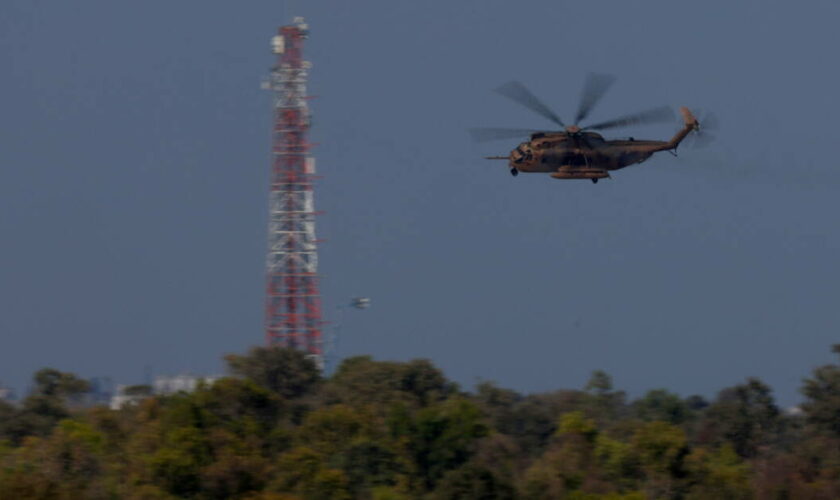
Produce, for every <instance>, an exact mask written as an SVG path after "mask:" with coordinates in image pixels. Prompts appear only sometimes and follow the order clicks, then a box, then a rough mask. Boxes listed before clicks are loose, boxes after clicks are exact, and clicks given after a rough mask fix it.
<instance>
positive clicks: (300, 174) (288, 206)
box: [265, 18, 324, 367]
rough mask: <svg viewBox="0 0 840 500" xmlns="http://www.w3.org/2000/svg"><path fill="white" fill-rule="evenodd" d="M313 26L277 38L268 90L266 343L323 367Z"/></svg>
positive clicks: (285, 29) (291, 28)
mask: <svg viewBox="0 0 840 500" xmlns="http://www.w3.org/2000/svg"><path fill="white" fill-rule="evenodd" d="M307 34H308V26H307V25H306V24H305V23H304V21H303V19H302V18H295V20H294V21H293V24H291V25H288V26H282V27H281V28H280V30H279V34H278V35H277V36H275V37H274V38H273V39H272V48H273V52H274V54H275V55H276V57H277V61H276V65H275V66H274V67H273V68H272V70H271V76H270V78H269V80H268V82H267V84H266V87H267V88H268V89H269V90H271V91H272V93H273V95H274V99H273V105H274V131H273V138H272V160H271V193H270V197H269V211H270V218H269V224H268V259H267V270H266V273H267V285H266V303H265V340H266V343H267V344H268V345H282V346H287V347H292V348H295V349H300V350H303V351H306V352H308V353H309V354H310V355H311V356H312V357H313V358H314V359H315V361H316V362H317V363H318V365H319V366H321V367H323V361H324V360H323V341H322V338H321V333H322V328H323V321H322V318H321V298H320V295H319V292H318V248H317V240H316V238H315V216H316V215H317V213H316V212H315V201H314V196H313V195H314V191H313V181H314V180H315V176H314V174H315V168H314V167H315V161H314V158H312V157H311V156H310V154H309V150H310V147H311V144H310V143H309V142H308V139H307V132H308V130H309V125H310V115H309V107H308V105H307V95H306V80H307V76H308V73H309V68H310V67H311V65H310V63H309V62H308V61H304V60H303V43H304V40H306V37H307Z"/></svg>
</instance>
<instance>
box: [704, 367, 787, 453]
mask: <svg viewBox="0 0 840 500" xmlns="http://www.w3.org/2000/svg"><path fill="white" fill-rule="evenodd" d="M781 425H782V420H781V417H780V412H779V408H778V407H777V406H776V404H775V403H774V401H773V396H772V393H771V389H770V387H768V386H767V385H766V384H764V383H763V382H762V381H760V380H758V379H756V378H750V379H747V383H745V384H740V385H736V386H734V387H730V388H727V389H724V390H722V391H721V392H720V393H719V394H718V397H717V399H716V400H715V402H714V403H713V404H712V405H711V406H709V408H707V410H706V418H705V419H704V426H705V427H706V432H708V433H709V434H710V435H711V436H712V439H713V440H714V441H715V442H718V443H720V442H727V443H729V444H731V445H732V447H733V448H734V449H735V451H736V452H737V453H738V454H739V455H740V456H742V457H753V456H755V455H756V454H757V453H758V451H759V448H760V447H762V446H766V445H768V444H770V442H771V441H772V440H773V439H774V436H776V435H777V434H778V432H779V430H780V426H781Z"/></svg>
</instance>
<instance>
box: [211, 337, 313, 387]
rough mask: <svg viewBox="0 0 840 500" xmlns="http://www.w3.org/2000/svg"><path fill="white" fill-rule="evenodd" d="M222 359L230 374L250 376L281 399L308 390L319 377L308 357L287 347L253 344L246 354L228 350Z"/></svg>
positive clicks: (248, 377) (249, 377)
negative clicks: (233, 352) (225, 362)
mask: <svg viewBox="0 0 840 500" xmlns="http://www.w3.org/2000/svg"><path fill="white" fill-rule="evenodd" d="M225 360H226V361H227V363H228V367H229V368H230V371H231V372H232V373H233V374H235V375H239V376H241V377H245V378H247V379H250V380H252V381H253V382H255V383H256V384H258V385H260V386H262V387H264V388H266V389H268V390H269V391H271V392H273V393H275V394H277V395H278V396H280V397H281V398H284V399H292V398H298V397H301V396H303V395H305V394H308V393H309V392H311V391H312V390H313V389H314V388H315V387H316V386H317V384H318V382H320V380H321V375H320V373H319V371H318V367H317V366H316V365H315V362H314V361H312V359H311V358H309V357H308V356H307V355H306V354H304V353H303V352H301V351H298V350H295V349H290V348H286V347H254V348H252V349H251V350H250V351H249V352H248V354H247V355H245V356H239V355H236V354H229V355H227V356H225Z"/></svg>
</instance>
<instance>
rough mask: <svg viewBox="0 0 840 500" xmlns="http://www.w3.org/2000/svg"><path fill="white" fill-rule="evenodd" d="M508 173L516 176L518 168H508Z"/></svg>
mask: <svg viewBox="0 0 840 500" xmlns="http://www.w3.org/2000/svg"><path fill="white" fill-rule="evenodd" d="M510 175H512V176H514V177H516V176H517V175H519V170H517V169H515V168H512V169H510Z"/></svg>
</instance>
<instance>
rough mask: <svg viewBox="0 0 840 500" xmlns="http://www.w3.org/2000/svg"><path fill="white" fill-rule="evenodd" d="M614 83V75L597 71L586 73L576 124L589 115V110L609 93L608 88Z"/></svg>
mask: <svg viewBox="0 0 840 500" xmlns="http://www.w3.org/2000/svg"><path fill="white" fill-rule="evenodd" d="M613 83H615V77H614V76H612V75H599V74H596V73H589V74H588V75H586V82H585V83H584V84H583V92H582V93H581V95H580V105H579V106H578V112H577V115H575V125H577V124H578V123H580V121H581V120H583V119H584V118H586V117H587V116H589V112H590V111H592V108H594V107H595V105H596V104H598V101H600V100H601V98H602V97H604V94H606V93H607V90H609V89H610V87H611V86H612V84H613Z"/></svg>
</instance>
